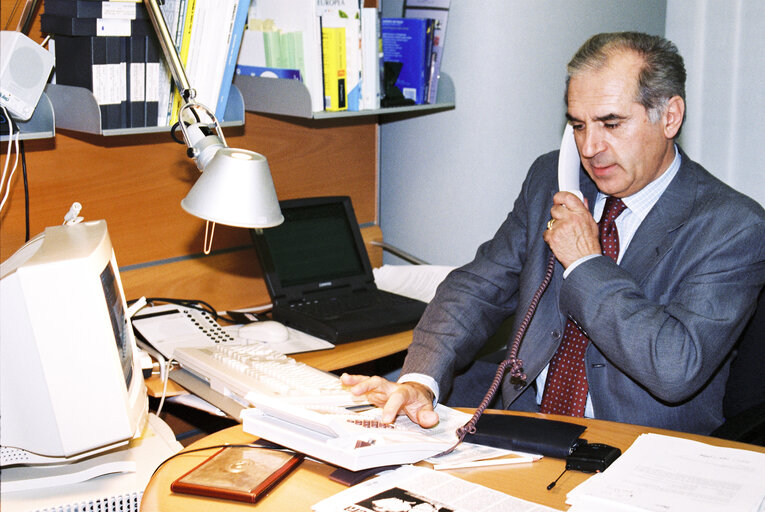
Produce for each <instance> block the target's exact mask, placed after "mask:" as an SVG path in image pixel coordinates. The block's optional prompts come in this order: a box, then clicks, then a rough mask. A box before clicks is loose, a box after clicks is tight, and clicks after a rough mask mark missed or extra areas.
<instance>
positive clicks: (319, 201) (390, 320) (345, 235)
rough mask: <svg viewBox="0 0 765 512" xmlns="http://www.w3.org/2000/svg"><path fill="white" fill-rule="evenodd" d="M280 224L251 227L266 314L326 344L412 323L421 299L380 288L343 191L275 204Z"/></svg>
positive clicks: (421, 306)
mask: <svg viewBox="0 0 765 512" xmlns="http://www.w3.org/2000/svg"><path fill="white" fill-rule="evenodd" d="M279 205H280V207H281V210H282V214H283V215H284V223H283V224H281V225H279V226H277V227H274V228H269V229H264V230H255V229H253V230H250V232H251V234H252V239H253V242H254V244H255V249H256V251H257V253H258V258H259V259H260V264H261V267H262V269H263V274H264V277H265V281H266V286H267V288H268V293H269V295H270V296H271V300H272V302H273V310H272V317H273V318H274V320H277V321H279V322H282V323H283V324H285V325H287V326H289V327H292V328H294V329H297V330H299V331H303V332H306V333H308V334H311V335H313V336H316V337H318V338H322V339H325V340H328V341H330V342H332V343H335V344H338V343H345V342H349V341H356V340H361V339H367V338H374V337H377V336H382V335H385V334H391V333H394V332H401V331H405V330H408V329H412V328H413V327H414V326H415V325H416V324H417V322H418V321H419V319H420V317H421V316H422V313H423V311H424V310H425V306H426V303H424V302H422V301H419V300H415V299H410V298H408V297H404V296H401V295H397V294H393V293H389V292H386V291H383V290H380V289H378V288H377V286H376V285H375V281H374V276H373V274H372V266H371V265H370V263H369V257H368V255H367V252H366V249H365V247H364V241H363V239H362V237H361V230H360V229H359V225H358V222H357V221H356V215H355V214H354V212H353V207H352V205H351V200H350V198H349V197H347V196H332V197H311V198H302V199H291V200H286V201H280V203H279Z"/></svg>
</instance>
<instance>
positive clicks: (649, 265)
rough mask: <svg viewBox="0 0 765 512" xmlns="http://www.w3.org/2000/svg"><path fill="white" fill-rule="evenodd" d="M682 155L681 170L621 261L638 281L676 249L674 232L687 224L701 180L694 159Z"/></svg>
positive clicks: (640, 228)
mask: <svg viewBox="0 0 765 512" xmlns="http://www.w3.org/2000/svg"><path fill="white" fill-rule="evenodd" d="M682 158H683V163H682V165H681V166H680V170H679V171H678V173H677V175H676V176H675V178H674V179H673V180H672V182H671V183H670V184H669V186H668V187H667V189H666V190H665V191H664V193H663V194H662V195H661V197H660V198H659V200H658V201H657V202H656V204H655V205H654V207H653V208H652V209H651V211H650V212H648V216H647V217H646V218H645V220H643V222H642V223H641V224H640V227H639V228H638V230H637V231H636V232H635V236H634V237H633V239H632V241H631V242H630V245H629V247H628V248H627V252H625V253H624V256H623V257H622V260H621V263H620V264H619V266H620V267H622V268H624V269H625V270H627V271H628V272H629V273H630V274H632V276H633V277H634V278H635V280H636V281H637V282H638V283H642V282H643V280H644V279H645V278H646V277H647V275H648V274H649V272H650V271H651V270H652V269H653V268H654V267H655V266H656V264H657V263H658V262H659V261H660V260H661V259H662V258H663V257H664V256H665V255H666V254H667V253H668V252H669V251H670V250H671V249H672V245H673V241H674V239H673V236H672V232H673V231H675V230H676V229H678V228H679V227H681V226H682V225H683V224H684V223H685V221H686V219H687V218H688V216H689V214H690V210H691V208H692V207H693V198H694V197H695V196H696V187H697V186H698V183H697V181H696V176H695V174H694V173H693V169H692V167H691V166H690V165H689V162H690V160H689V159H688V157H687V156H686V155H685V154H682Z"/></svg>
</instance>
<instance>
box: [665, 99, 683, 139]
mask: <svg viewBox="0 0 765 512" xmlns="http://www.w3.org/2000/svg"><path fill="white" fill-rule="evenodd" d="M684 115H685V101H683V98H681V97H680V96H673V97H672V98H670V100H669V102H668V103H667V108H666V109H665V111H664V118H663V122H664V136H665V137H667V138H668V139H674V138H675V136H676V135H677V133H678V132H679V131H680V127H681V126H682V125H683V116H684Z"/></svg>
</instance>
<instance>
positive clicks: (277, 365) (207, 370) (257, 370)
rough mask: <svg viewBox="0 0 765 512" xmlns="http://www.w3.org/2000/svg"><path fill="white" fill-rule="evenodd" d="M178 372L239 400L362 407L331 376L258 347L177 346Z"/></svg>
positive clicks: (338, 379) (360, 401) (268, 349)
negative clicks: (252, 395) (254, 397)
mask: <svg viewBox="0 0 765 512" xmlns="http://www.w3.org/2000/svg"><path fill="white" fill-rule="evenodd" d="M174 359H176V360H177V361H178V362H179V363H180V365H181V367H182V368H184V369H185V370H187V371H190V372H191V373H193V374H194V375H196V376H197V377H199V378H201V379H203V380H205V381H207V383H208V384H209V385H210V387H211V388H212V389H213V390H214V391H217V392H219V393H221V394H223V395H226V396H229V397H232V395H233V397H235V398H237V399H239V401H249V400H248V398H247V396H248V394H250V393H255V394H259V395H264V396H267V397H272V398H277V399H280V400H283V401H285V402H287V403H294V404H303V405H308V404H315V405H318V404H322V405H337V406H348V405H358V404H361V403H365V399H364V398H363V397H356V396H354V395H352V394H351V392H350V391H348V390H347V389H346V388H344V387H343V385H342V383H341V382H340V378H339V377H338V376H336V375H333V374H331V373H327V372H324V371H322V370H318V369H316V368H313V367H311V366H308V365H307V364H304V363H299V362H297V361H295V360H294V359H293V358H291V357H289V356H286V355H284V354H281V353H279V352H276V351H274V350H273V349H271V348H269V347H266V346H264V345H261V344H250V345H235V346H232V345H223V344H221V345H214V346H210V347H204V348H180V347H179V348H176V349H175V353H174Z"/></svg>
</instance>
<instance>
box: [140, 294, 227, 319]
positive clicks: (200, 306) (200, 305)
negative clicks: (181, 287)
mask: <svg viewBox="0 0 765 512" xmlns="http://www.w3.org/2000/svg"><path fill="white" fill-rule="evenodd" d="M136 300H138V299H133V300H129V301H127V303H128V305H130V304H133V303H134V302H136ZM146 302H147V303H148V304H153V303H154V302H166V303H168V304H177V305H178V306H183V307H186V308H190V309H197V310H199V311H206V312H207V313H209V314H210V315H212V317H213V318H215V319H216V320H217V319H218V318H219V317H220V315H219V314H218V312H217V311H216V310H215V308H214V307H212V305H210V304H209V303H207V302H205V301H203V300H199V299H194V300H191V299H171V298H167V297H146ZM224 320H227V319H225V318H224Z"/></svg>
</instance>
